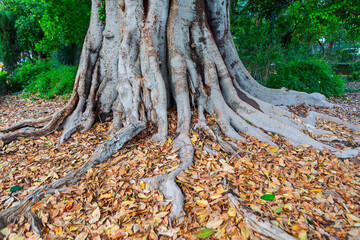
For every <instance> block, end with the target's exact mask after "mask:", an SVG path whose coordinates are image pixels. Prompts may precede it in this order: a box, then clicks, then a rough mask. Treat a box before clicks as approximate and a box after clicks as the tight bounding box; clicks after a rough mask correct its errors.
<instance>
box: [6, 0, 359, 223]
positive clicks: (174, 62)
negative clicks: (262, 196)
mask: <svg viewBox="0 0 360 240" xmlns="http://www.w3.org/2000/svg"><path fill="white" fill-rule="evenodd" d="M100 4H101V1H100V0H92V15H91V20H90V26H89V30H88V33H87V35H86V38H85V41H84V46H83V50H82V54H81V60H80V64H79V70H78V72H77V75H76V81H75V85H74V90H73V94H72V96H71V98H70V100H69V102H68V103H67V105H66V106H65V107H64V108H63V109H61V110H60V111H58V112H56V113H55V114H54V115H52V116H49V117H47V118H44V119H40V120H24V121H22V122H19V123H18V124H15V125H14V126H11V127H8V128H5V129H1V130H0V131H1V132H3V133H4V134H3V135H0V141H3V142H5V143H8V142H11V141H14V140H16V139H17V138H18V137H27V138H36V137H39V136H43V135H47V134H51V133H53V132H54V131H58V130H62V131H63V132H62V135H61V137H60V140H59V143H60V144H61V143H63V142H64V141H66V140H67V139H68V138H69V137H71V134H73V133H74V132H75V131H77V130H81V131H87V130H88V129H89V128H91V127H92V125H93V124H94V122H96V121H112V127H111V129H110V130H109V131H110V132H109V134H111V137H110V139H109V141H108V142H106V143H104V144H103V145H101V146H99V148H98V150H96V151H95V154H98V153H99V151H100V150H101V149H102V150H101V151H103V152H111V151H110V150H109V149H113V147H112V146H113V145H112V144H115V143H114V138H116V136H118V135H119V133H122V131H124V129H126V131H127V133H126V136H133V135H134V134H135V133H136V132H137V131H138V129H139V128H131V126H133V125H134V126H140V125H141V126H142V122H153V123H156V124H157V125H158V131H157V133H156V134H154V135H153V137H152V139H153V140H154V141H164V140H165V139H166V137H167V134H168V119H167V108H168V107H169V106H170V105H171V104H172V103H173V102H175V105H176V109H177V132H178V136H177V138H176V140H175V141H174V149H178V151H179V155H180V158H181V162H180V165H179V167H178V168H177V169H176V170H174V171H173V172H171V173H168V174H166V175H159V176H155V177H152V178H149V179H143V180H144V181H145V182H147V183H148V184H150V186H152V187H153V188H157V189H160V190H161V191H162V193H163V194H164V195H165V197H166V198H168V199H175V200H174V201H173V202H172V204H173V212H172V213H171V218H172V219H174V218H177V217H181V216H182V215H183V214H184V212H183V196H182V193H181V190H180V188H179V187H178V186H177V185H176V184H175V181H174V180H175V178H176V176H177V175H178V174H179V173H180V172H181V171H183V170H184V169H186V168H187V167H189V166H190V165H191V164H192V159H193V155H194V150H193V145H192V143H191V140H190V138H189V136H188V133H189V130H190V128H191V126H192V122H191V119H192V108H196V109H197V114H198V122H197V124H196V128H198V129H201V130H203V131H205V132H206V133H207V134H208V135H209V136H210V137H211V138H212V139H214V140H216V141H217V142H218V143H219V145H220V146H221V147H222V149H223V150H224V151H227V152H231V153H235V152H236V151H237V150H238V149H237V146H234V144H231V143H229V142H227V141H224V140H223V139H222V138H221V136H219V135H218V134H216V133H214V132H213V131H212V130H211V129H210V128H209V127H208V126H207V122H206V120H205V115H204V114H205V112H206V113H208V114H210V115H212V116H213V117H214V118H215V120H216V122H217V124H218V125H219V127H220V129H221V130H222V132H223V133H224V134H225V135H226V136H229V137H230V138H232V139H235V140H242V141H246V140H245V138H243V137H242V136H241V135H240V134H239V133H244V134H247V135H251V136H256V137H257V138H258V139H259V140H261V141H265V142H269V143H271V144H272V145H276V144H275V143H274V142H273V140H272V138H271V136H269V135H268V134H267V133H268V132H271V133H277V134H280V135H282V136H283V137H284V138H285V139H287V140H289V141H291V142H292V143H293V144H295V145H300V144H310V145H312V146H313V147H314V148H318V149H326V148H327V149H330V150H332V151H334V153H335V154H337V155H338V156H339V157H352V156H356V155H357V154H358V152H359V151H358V149H351V150H348V151H338V150H336V149H334V148H332V147H331V146H328V145H326V144H324V143H322V142H319V141H317V140H316V139H313V138H311V137H309V136H308V135H307V134H305V133H304V132H303V131H310V132H313V133H314V134H317V135H320V134H325V133H329V132H327V131H323V130H319V129H316V128H315V127H314V121H315V122H316V119H317V118H318V117H321V118H323V117H324V116H323V115H319V114H317V113H311V115H310V116H309V117H308V118H303V119H301V118H298V119H294V118H293V115H292V114H291V113H290V112H289V111H287V110H285V109H284V108H281V107H277V106H275V105H301V104H308V105H315V106H327V107H330V106H332V104H330V103H329V102H327V101H326V99H325V97H324V96H323V95H321V94H316V93H314V94H306V93H301V92H296V91H289V90H286V89H277V90H275V89H268V88H265V87H263V86H261V85H259V84H258V83H257V82H256V81H255V80H254V79H253V78H252V77H251V75H250V74H249V73H248V72H247V70H246V69H245V67H244V65H243V64H242V62H241V61H240V59H239V57H238V55H237V52H236V48H235V45H234V42H233V40H232V36H231V32H230V20H229V6H230V0H226V1H225V0H221V1H220V0H196V1H194V0H171V1H170V0H144V1H136V0H106V1H105V6H106V25H104V24H103V22H102V21H101V20H99V16H98V14H99V8H100ZM331 121H335V122H341V123H344V122H342V121H341V120H339V119H335V118H332V119H331ZM345 124H347V123H345ZM347 126H348V127H349V128H352V129H353V130H354V131H359V130H360V127H359V126H357V125H351V124H347ZM261 129H262V130H264V131H262V130H261ZM120 135H121V134H120ZM111 139H112V141H111ZM116 146H118V145H116ZM104 148H108V149H104ZM99 149H100V150H99ZM114 149H118V147H116V148H114ZM97 158H99V155H95V156H92V157H91V159H92V160H91V162H92V163H99V162H100V161H98V160H96V159H97ZM94 159H95V160H94ZM101 159H102V158H101ZM103 160H104V159H102V160H101V161H103ZM93 165H94V164H91V166H93ZM82 168H83V167H82ZM76 180H79V177H77V178H76ZM62 183H64V184H59V185H56V186H53V185H52V189H56V188H60V187H61V188H62V187H64V186H65V185H66V184H69V183H70V182H68V181H65V180H64V181H62ZM71 183H73V181H72V182H71ZM35 195H36V193H35ZM36 199H37V200H38V198H36ZM32 203H33V201H31V204H32ZM31 204H30V203H29V202H27V204H25V205H21V206H22V207H23V208H21V209H19V208H17V207H14V208H11V210H10V209H9V210H6V211H3V212H1V213H0V223H2V224H3V226H4V225H6V224H8V223H10V222H13V221H16V220H17V219H20V217H21V215H23V214H28V213H29V211H30V210H29V209H30V207H31ZM9 216H11V217H9ZM34 229H36V227H35V226H34Z"/></svg>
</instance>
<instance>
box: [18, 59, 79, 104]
mask: <svg viewBox="0 0 360 240" xmlns="http://www.w3.org/2000/svg"><path fill="white" fill-rule="evenodd" d="M75 75H76V67H71V66H66V65H55V66H54V67H52V68H51V69H50V70H49V71H47V72H43V73H40V74H39V75H38V76H37V77H36V79H35V81H33V82H30V84H29V85H28V86H27V87H26V88H25V89H24V91H25V92H37V93H39V95H40V96H41V97H46V98H53V97H55V96H56V95H64V94H67V93H71V92H72V89H73V86H74V80H75Z"/></svg>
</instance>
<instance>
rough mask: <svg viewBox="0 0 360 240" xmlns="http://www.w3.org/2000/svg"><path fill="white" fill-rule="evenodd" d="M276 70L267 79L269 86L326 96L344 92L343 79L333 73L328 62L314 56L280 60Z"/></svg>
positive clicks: (338, 94)
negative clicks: (287, 60) (285, 60)
mask: <svg viewBox="0 0 360 240" xmlns="http://www.w3.org/2000/svg"><path fill="white" fill-rule="evenodd" d="M276 70H277V72H276V74H272V75H271V77H270V79H269V81H268V86H269V87H271V88H281V87H286V88H288V89H291V90H297V91H303V92H307V93H312V92H318V93H321V94H324V95H325V96H326V97H330V96H340V95H342V94H343V92H344V85H345V84H344V81H343V79H342V78H341V77H340V76H338V75H336V74H334V72H333V70H332V68H331V66H330V65H329V64H327V63H326V62H325V61H322V60H318V59H316V58H308V59H298V60H291V61H289V62H282V63H280V64H279V65H278V66H277V67H276Z"/></svg>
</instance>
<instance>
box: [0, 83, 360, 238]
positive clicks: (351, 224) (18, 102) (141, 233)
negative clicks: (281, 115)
mask: <svg viewBox="0 0 360 240" xmlns="http://www.w3.org/2000/svg"><path fill="white" fill-rule="evenodd" d="M357 85H359V84H357ZM358 87H359V86H358ZM330 101H331V102H333V103H336V104H338V105H339V106H338V107H334V108H331V109H326V108H317V109H316V110H317V111H321V112H325V113H327V114H330V115H334V116H338V117H340V118H342V119H344V120H345V119H347V120H349V121H352V122H356V123H360V92H356V93H349V94H347V95H346V96H344V97H341V98H338V99H330ZM65 102H66V100H64V99H61V98H59V99H56V100H34V99H32V98H22V97H16V96H5V97H0V128H1V127H4V126H8V125H10V124H12V123H14V122H16V121H18V120H20V119H24V118H28V117H31V116H35V117H36V118H37V117H41V116H47V115H49V114H51V113H53V112H54V111H56V110H57V109H59V108H60V107H62V106H63V105H64V104H65ZM291 110H292V111H294V113H296V114H306V111H308V110H309V107H304V106H302V107H296V108H291ZM168 114H169V120H170V121H169V138H168V141H167V142H165V143H163V144H157V143H153V142H151V141H150V136H151V135H152V132H154V131H155V129H154V127H152V126H149V128H148V129H147V130H145V131H144V132H142V133H140V134H139V135H138V136H137V137H135V138H134V139H133V140H131V141H130V142H129V143H127V145H126V146H124V147H123V148H122V149H121V150H120V151H119V152H118V153H116V154H114V155H113V157H112V158H110V159H108V160H107V161H105V162H104V163H102V164H100V165H98V166H97V167H95V168H93V169H90V170H89V171H88V172H87V174H86V175H85V176H83V177H82V179H81V181H80V182H79V183H78V184H77V185H76V186H72V187H71V188H70V189H69V190H67V191H65V192H61V193H58V192H56V193H55V194H47V195H46V197H45V198H44V199H43V200H42V201H41V202H39V203H37V204H36V205H34V206H33V207H32V210H33V211H34V212H35V213H36V215H37V216H39V217H40V218H41V220H42V222H43V223H44V228H43V236H42V238H43V239H77V240H81V239H122V238H129V239H198V238H206V237H207V236H209V237H208V238H209V239H231V240H237V239H248V238H250V239H260V238H262V239H264V238H263V237H260V236H259V235H257V234H256V233H254V232H252V231H251V229H249V228H248V227H247V225H246V223H245V221H244V219H243V218H242V217H239V216H238V215H237V214H236V212H235V209H234V208H232V207H231V205H230V203H229V200H228V198H227V196H226V195H222V193H223V192H224V191H225V190H226V189H224V187H223V185H222V181H223V180H224V179H227V181H228V183H229V188H230V189H231V190H232V191H234V192H235V193H237V194H238V195H239V196H240V198H239V201H240V202H241V203H242V205H243V206H245V207H246V208H248V209H250V210H251V211H252V212H254V213H256V214H257V215H258V216H261V217H263V218H267V219H269V220H270V221H271V223H272V224H274V225H276V226H279V227H281V228H283V229H284V230H285V231H287V232H288V233H289V234H291V235H293V236H295V237H298V238H299V239H326V238H325V237H324V235H323V234H322V232H323V231H326V232H327V233H328V234H330V235H331V236H334V237H337V238H339V239H360V174H359V169H360V164H359V160H358V159H346V160H340V159H338V158H336V157H335V156H334V155H331V154H330V153H329V152H326V151H318V150H315V149H311V148H309V146H307V145H304V146H302V147H294V146H292V145H291V144H290V143H288V142H286V141H284V140H283V139H282V138H281V137H280V136H277V135H274V136H273V139H274V141H275V142H276V143H277V144H278V145H279V148H277V147H274V146H269V144H267V143H262V142H259V141H257V139H256V138H254V137H247V140H248V143H246V144H245V143H242V142H235V141H234V142H235V143H237V144H238V145H239V147H240V148H241V150H242V151H241V152H240V151H239V153H238V154H237V155H235V156H229V155H227V154H225V153H223V152H222V151H221V150H220V148H219V147H218V146H217V145H216V143H214V142H212V141H211V140H210V139H209V138H208V137H206V136H205V135H204V134H203V133H202V132H195V131H192V132H191V133H190V136H191V140H192V142H193V145H194V148H195V156H194V163H193V165H192V166H191V167H190V168H189V169H188V170H186V171H184V172H182V173H181V174H180V175H179V176H178V179H177V183H178V185H179V186H180V187H181V189H182V191H183V193H184V195H185V206H184V210H185V214H186V215H185V220H184V221H183V222H181V223H177V222H175V223H173V224H172V226H170V225H169V219H168V218H169V217H168V215H169V213H170V211H171V204H170V203H171V201H166V200H165V199H164V197H163V195H162V194H161V193H160V192H159V191H152V190H149V189H148V186H147V185H145V184H144V183H143V182H141V181H139V179H141V178H144V177H150V176H153V175H155V174H161V173H166V172H170V171H173V170H174V169H176V168H177V166H178V163H179V156H178V154H177V153H176V152H172V141H173V140H174V138H175V137H176V133H175V129H176V112H175V110H170V111H169V113H168ZM195 116H196V114H195V113H194V119H193V120H194V121H193V122H196V117H195ZM207 119H208V121H209V122H210V124H211V125H215V122H214V119H213V118H211V117H209V116H208V118H207ZM319 125H320V127H321V128H324V129H332V130H336V132H337V137H341V138H345V139H347V140H348V142H349V145H354V144H355V145H358V144H359V143H358V142H354V139H355V138H357V139H359V135H360V133H353V132H350V131H348V129H346V128H345V127H343V126H341V125H336V124H334V123H331V122H319ZM108 128H109V123H97V124H96V125H95V126H94V127H93V128H92V129H91V130H90V131H89V132H87V133H84V134H80V133H75V134H74V135H73V137H72V138H70V139H69V141H68V142H67V143H65V144H63V145H61V146H57V140H58V138H59V135H60V133H59V132H55V133H54V134H52V135H49V136H46V137H42V138H40V139H35V140H31V139H19V140H17V141H14V142H12V143H10V144H8V145H6V146H0V211H1V210H3V209H6V208H8V207H9V206H12V205H14V204H16V203H17V202H18V201H19V200H21V199H24V198H25V197H26V196H27V195H28V194H29V192H30V191H31V190H32V189H34V188H36V187H38V186H40V185H42V184H45V183H49V182H51V181H54V180H56V179H59V178H61V177H63V176H64V175H65V174H66V173H67V172H69V171H71V170H73V169H75V168H78V167H79V166H81V165H82V164H83V163H84V162H85V161H86V160H87V159H88V158H89V156H90V155H91V154H92V152H93V151H94V149H95V148H96V146H97V145H98V144H99V143H100V142H102V141H104V140H106V139H107V136H106V131H107V129H108ZM334 144H336V143H334ZM210 147H211V148H212V149H214V150H216V151H217V153H218V154H215V155H213V154H209V153H208V152H206V151H205V149H208V148H210ZM15 186H20V187H21V189H20V188H19V187H18V189H19V190H18V191H16V192H13V193H12V194H11V192H10V189H11V188H12V187H15ZM14 189H15V188H13V190H14ZM265 194H267V195H266V196H268V197H269V196H270V197H269V198H268V197H264V195H265ZM261 197H262V198H265V199H268V200H265V199H262V198H261ZM272 197H275V198H274V199H272V200H271V198H272ZM29 226H30V225H29V224H25V225H23V226H16V225H10V226H8V227H7V228H5V229H0V232H1V233H2V234H3V235H5V236H6V239H39V237H40V236H39V235H38V234H36V233H33V232H30V231H29ZM0 238H1V237H0Z"/></svg>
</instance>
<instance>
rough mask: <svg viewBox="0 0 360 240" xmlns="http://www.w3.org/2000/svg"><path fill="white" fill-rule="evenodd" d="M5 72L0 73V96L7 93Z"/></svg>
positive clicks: (6, 74) (6, 75)
mask: <svg viewBox="0 0 360 240" xmlns="http://www.w3.org/2000/svg"><path fill="white" fill-rule="evenodd" d="M7 78H8V73H7V72H0V96H2V95H5V94H6V91H7V84H6V82H7Z"/></svg>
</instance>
